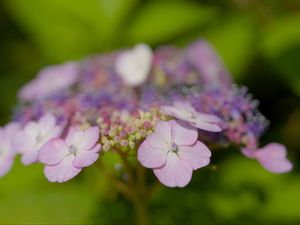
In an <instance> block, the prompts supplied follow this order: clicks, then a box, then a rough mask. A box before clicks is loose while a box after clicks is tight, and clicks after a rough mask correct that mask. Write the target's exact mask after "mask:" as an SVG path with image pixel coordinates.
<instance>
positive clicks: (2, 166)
mask: <svg viewBox="0 0 300 225" xmlns="http://www.w3.org/2000/svg"><path fill="white" fill-rule="evenodd" d="M13 163H14V157H5V158H2V159H0V177H3V176H4V175H5V174H7V173H8V172H9V171H10V169H11V167H12V165H13Z"/></svg>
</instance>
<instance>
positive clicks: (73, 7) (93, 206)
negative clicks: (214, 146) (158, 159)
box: [0, 0, 300, 224]
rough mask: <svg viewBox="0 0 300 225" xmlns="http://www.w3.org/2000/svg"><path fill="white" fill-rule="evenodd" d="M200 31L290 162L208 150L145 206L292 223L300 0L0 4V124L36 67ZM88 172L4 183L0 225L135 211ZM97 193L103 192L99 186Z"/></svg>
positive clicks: (224, 219)
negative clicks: (182, 178)
mask: <svg viewBox="0 0 300 225" xmlns="http://www.w3.org/2000/svg"><path fill="white" fill-rule="evenodd" d="M199 37H205V38H207V39H208V40H209V41H210V42H211V43H212V44H213V45H214V46H215V48H216V49H217V50H218V52H219V53H220V55H221V56H222V58H223V59H224V61H225V64H226V65H227V67H228V68H229V70H230V71H231V72H232V74H233V77H234V80H235V81H236V82H237V83H242V84H245V85H246V86H248V87H249V89H250V92H252V93H253V94H254V96H255V98H258V99H259V100H260V101H261V105H260V109H261V111H262V112H263V114H264V115H266V116H267V117H268V118H269V119H270V120H271V127H270V130H269V132H268V133H267V134H266V135H264V137H263V138H262V142H263V143H266V142H268V141H271V140H275V141H278V142H282V143H284V144H285V145H287V147H288V149H289V158H291V159H292V161H293V162H294V164H295V169H294V170H293V172H292V173H289V174H285V175H274V174H270V173H268V172H266V171H265V170H264V169H263V168H261V167H260V166H259V164H258V163H257V162H255V161H252V160H249V159H246V158H244V157H243V156H241V155H240V154H239V153H238V152H236V151H231V150H228V151H227V152H223V153H221V152H220V153H217V154H215V157H214V159H213V160H214V161H213V163H214V164H215V166H214V167H213V168H214V169H213V170H212V169H211V168H206V169H203V170H200V171H198V172H196V173H195V175H194V177H193V180H192V182H191V184H190V185H189V186H188V187H187V188H184V189H167V188H163V189H162V191H161V192H159V193H158V194H157V195H156V196H155V199H154V200H153V202H152V203H151V205H150V210H151V215H150V216H151V220H152V221H153V223H157V224H182V223H184V224H186V223H190V224H283V223H284V224H299V223H300V169H299V160H300V138H299V133H300V132H299V131H300V1H297V0H285V1H283V0H282V1H280V0H219V1H217V0H205V1H191V0H172V1H171V0H170V1H167V0H146V1H142V0H72V1H71V0H1V1H0V123H1V125H4V124H5V123H6V122H8V121H9V118H10V115H11V111H12V110H13V107H14V105H15V104H16V97H15V96H16V92H17V90H18V89H19V88H20V87H21V86H22V85H23V84H24V83H25V82H26V81H28V80H29V79H31V78H33V77H34V76H35V74H36V72H37V71H38V69H40V68H41V67H42V66H45V65H48V64H52V63H60V62H63V61H66V60H70V59H80V58H83V57H85V56H88V55H90V54H94V53H100V52H103V51H109V50H113V49H115V48H119V47H124V46H131V45H134V44H135V43H138V42H147V43H149V44H150V45H151V46H152V47H156V46H158V45H161V44H175V45H178V46H185V45H186V44H187V43H189V42H190V41H192V40H195V39H196V38H199ZM107 182H108V181H107V180H106V179H104V178H103V177H102V176H101V174H100V173H99V172H98V171H97V169H96V168H94V167H91V168H89V169H87V170H86V171H85V172H84V173H83V174H82V175H81V176H79V177H78V178H76V179H74V180H72V181H71V182H68V183H66V184H51V183H48V182H47V181H46V180H45V178H44V176H43V173H42V167H41V165H33V166H30V167H25V166H22V165H21V164H20V163H19V159H17V162H16V164H15V165H14V167H13V169H12V171H11V172H10V173H9V174H8V175H7V176H6V177H4V178H1V179H0V224H18V223H19V224H93V223H96V224H120V223H127V224H130V223H132V222H133V220H132V219H133V212H132V209H131V208H130V207H129V206H128V205H127V203H126V202H125V201H124V199H122V198H121V197H120V196H118V195H116V194H115V192H114V191H113V190H111V189H109V188H108V187H109V184H107ZM104 193H105V194H104Z"/></svg>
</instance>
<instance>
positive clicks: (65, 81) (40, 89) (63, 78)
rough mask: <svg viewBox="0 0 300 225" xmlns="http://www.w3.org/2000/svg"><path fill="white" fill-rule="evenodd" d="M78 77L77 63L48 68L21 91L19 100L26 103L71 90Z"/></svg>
mask: <svg viewBox="0 0 300 225" xmlns="http://www.w3.org/2000/svg"><path fill="white" fill-rule="evenodd" d="M78 76H79V67H78V65H77V63H75V62H69V63H65V64H62V65H56V66H50V67H47V68H45V69H43V70H42V71H40V72H39V74H38V76H37V78H36V79H34V80H32V81H31V82H29V83H28V84H27V85H25V86H24V87H23V88H22V89H21V91H20V92H19V98H20V99H21V100H24V101H31V100H35V99H43V98H45V97H48V96H50V95H52V94H55V93H56V92H58V91H61V90H64V89H67V88H69V87H70V86H72V85H73V84H74V83H75V82H76V81H77V79H78Z"/></svg>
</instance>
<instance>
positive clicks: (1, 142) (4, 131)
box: [0, 122, 20, 177]
mask: <svg viewBox="0 0 300 225" xmlns="http://www.w3.org/2000/svg"><path fill="white" fill-rule="evenodd" d="M19 129H20V125H19V124H18V123H14V122H12V123H9V124H7V125H6V126H5V127H3V128H0V177H2V176H4V175H5V174H6V173H7V172H8V171H9V170H10V168H11V167H12V164H13V162H14V159H15V156H16V151H15V149H14V147H13V137H14V135H15V134H16V132H18V130H19Z"/></svg>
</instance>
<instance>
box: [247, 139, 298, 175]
mask: <svg viewBox="0 0 300 225" xmlns="http://www.w3.org/2000/svg"><path fill="white" fill-rule="evenodd" d="M242 153H243V154H244V155H245V156H247V157H248V158H252V159H257V160H258V161H259V163H260V164H261V165H262V166H263V167H264V168H265V169H266V170H268V171H270V172H272V173H287V172H289V171H291V170H292V168H293V164H292V163H291V162H290V161H289V160H288V159H287V151H286V148H285V146H283V145H282V144H278V143H270V144H268V145H266V146H264V147H262V148H260V149H257V150H250V149H242Z"/></svg>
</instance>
